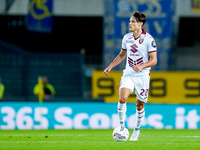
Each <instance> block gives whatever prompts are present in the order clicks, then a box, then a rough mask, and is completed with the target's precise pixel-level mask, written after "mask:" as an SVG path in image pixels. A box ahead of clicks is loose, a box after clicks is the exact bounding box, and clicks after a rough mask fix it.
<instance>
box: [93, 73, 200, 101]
mask: <svg viewBox="0 0 200 150" xmlns="http://www.w3.org/2000/svg"><path fill="white" fill-rule="evenodd" d="M121 76H122V72H121V71H111V72H110V73H109V75H108V76H105V75H104V74H103V71H94V72H93V75H92V97H93V98H98V97H103V98H104V101H105V102H118V99H119V85H120V81H121ZM150 76H151V79H150V88H149V94H148V95H149V97H148V103H175V104H178V103H182V104H200V72H151V75H150ZM135 100H136V95H135V94H134V93H133V94H131V95H130V97H129V98H128V102H135Z"/></svg>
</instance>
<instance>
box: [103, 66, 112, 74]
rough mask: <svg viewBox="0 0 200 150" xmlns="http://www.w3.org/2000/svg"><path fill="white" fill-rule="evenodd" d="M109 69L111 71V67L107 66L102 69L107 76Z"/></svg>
mask: <svg viewBox="0 0 200 150" xmlns="http://www.w3.org/2000/svg"><path fill="white" fill-rule="evenodd" d="M110 71H111V68H109V67H108V68H106V69H105V70H104V71H103V73H104V74H105V75H106V76H107V75H108V74H109V72H110Z"/></svg>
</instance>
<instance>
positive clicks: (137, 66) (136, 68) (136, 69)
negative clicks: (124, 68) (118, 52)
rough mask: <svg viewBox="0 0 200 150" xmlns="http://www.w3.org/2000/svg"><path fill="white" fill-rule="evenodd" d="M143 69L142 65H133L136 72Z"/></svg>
mask: <svg viewBox="0 0 200 150" xmlns="http://www.w3.org/2000/svg"><path fill="white" fill-rule="evenodd" d="M141 69H142V66H141V65H136V66H133V70H135V71H136V72H140V70H141Z"/></svg>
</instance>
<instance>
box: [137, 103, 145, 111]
mask: <svg viewBox="0 0 200 150" xmlns="http://www.w3.org/2000/svg"><path fill="white" fill-rule="evenodd" d="M143 108H144V103H137V104H136V109H137V110H139V111H140V110H142V109H143Z"/></svg>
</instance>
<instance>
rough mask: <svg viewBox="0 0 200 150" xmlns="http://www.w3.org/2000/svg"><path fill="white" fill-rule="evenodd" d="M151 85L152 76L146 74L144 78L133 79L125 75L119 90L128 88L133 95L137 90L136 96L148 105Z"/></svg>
mask: <svg viewBox="0 0 200 150" xmlns="http://www.w3.org/2000/svg"><path fill="white" fill-rule="evenodd" d="M149 83H150V74H145V75H143V76H138V77H132V76H127V75H123V76H122V77H121V83H120V86H119V89H121V88H128V89H130V90H131V93H133V90H134V89H135V94H136V96H137V98H138V99H139V100H140V101H142V102H144V103H146V102H147V100H148V93H149Z"/></svg>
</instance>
